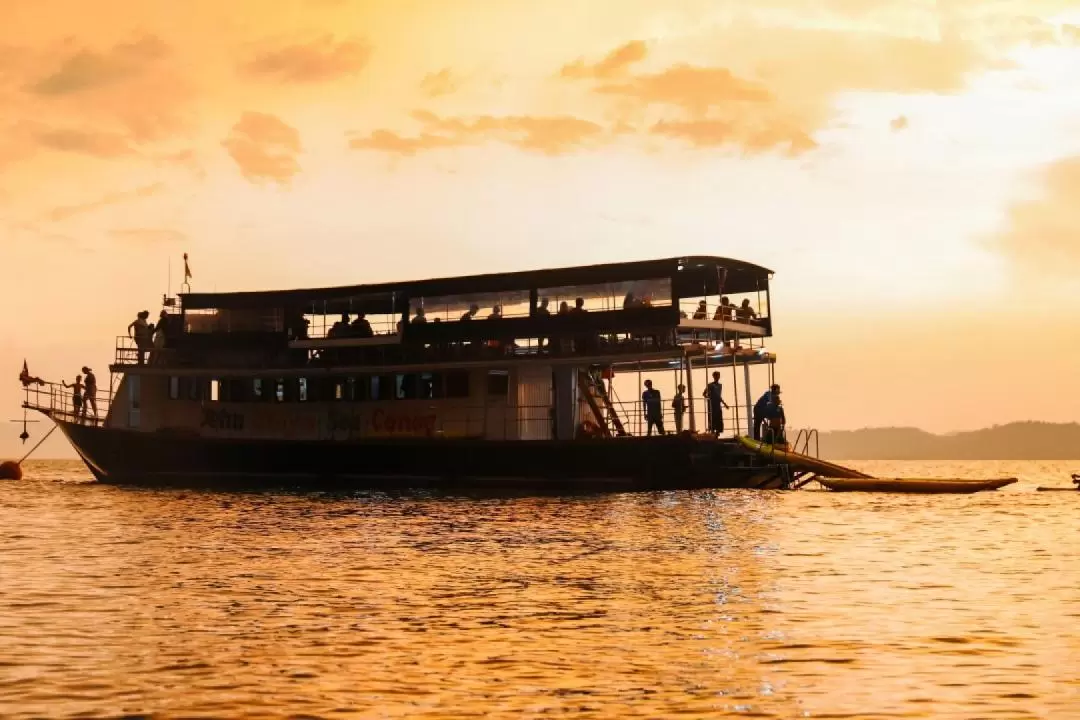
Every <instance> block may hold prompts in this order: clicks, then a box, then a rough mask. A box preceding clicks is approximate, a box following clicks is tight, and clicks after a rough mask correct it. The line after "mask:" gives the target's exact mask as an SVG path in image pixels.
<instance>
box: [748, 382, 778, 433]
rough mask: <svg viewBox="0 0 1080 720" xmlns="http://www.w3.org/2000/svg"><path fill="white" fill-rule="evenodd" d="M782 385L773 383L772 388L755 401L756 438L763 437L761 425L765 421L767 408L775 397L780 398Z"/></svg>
mask: <svg viewBox="0 0 1080 720" xmlns="http://www.w3.org/2000/svg"><path fill="white" fill-rule="evenodd" d="M779 397H780V386H779V385H773V386H772V387H771V388H769V389H768V390H766V391H765V393H764V394H763V395H762V396H761V397H759V398H758V401H757V402H756V403H754V439H755V440H760V439H761V425H762V423H764V422H765V414H766V410H767V408H768V406H769V403H771V402H773V399H774V398H776V399H779Z"/></svg>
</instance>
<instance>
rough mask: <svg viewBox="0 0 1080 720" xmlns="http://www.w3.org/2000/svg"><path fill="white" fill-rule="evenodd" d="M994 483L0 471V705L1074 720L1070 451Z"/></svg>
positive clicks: (55, 711) (68, 710)
mask: <svg viewBox="0 0 1080 720" xmlns="http://www.w3.org/2000/svg"><path fill="white" fill-rule="evenodd" d="M860 466H861V467H862V468H863V469H867V470H869V471H870V472H872V473H876V474H881V475H907V476H961V477H990V476H1002V475H1015V476H1018V477H1020V478H1021V483H1020V484H1019V485H1014V486H1011V487H1009V488H1006V489H1005V490H1002V491H999V492H997V493H982V494H976V495H968V496H898V495H870V494H866V495H864V494H836V493H828V492H821V491H800V492H796V493H775V492H746V491H715V492H673V493H659V494H645V495H615V496H596V497H586V498H562V499H560V498H542V499H535V498H533V499H512V500H469V499H455V498H423V497H417V498H410V499H401V498H387V497H384V496H378V495H368V494H354V495H343V494H336V495H328V494H300V493H287V492H270V493H259V494H256V493H248V494H243V493H212V492H184V491H148V490H131V489H117V488H110V487H102V486H99V485H96V484H94V483H92V482H89V476H88V474H87V473H86V471H85V470H83V469H82V468H81V466H79V465H78V464H75V463H37V464H34V463H29V464H28V467H27V478H26V479H24V480H23V481H22V482H19V483H13V482H5V483H0V716H2V717H3V718H6V719H8V720H15V719H18V718H35V717H51V718H58V717H69V716H75V715H80V716H84V717H115V716H120V715H125V714H127V715H140V714H146V715H150V714H152V715H154V716H155V717H161V718H172V717H290V716H293V717H296V716H304V717H322V718H348V717H365V718H367V717H371V718H380V717H387V718H396V717H431V718H435V717H439V718H450V717H453V718H461V717H493V718H511V717H538V716H565V715H575V716H581V717H611V718H627V717H650V718H661V717H677V716H681V717H689V718H705V717H718V716H724V715H731V716H752V717H777V718H797V717H816V718H840V717H851V718H878V717H933V718H953V717H955V718H1027V717H1032V718H1036V717H1037V718H1076V717H1080V540H1078V535H1077V530H1078V528H1080V493H1073V494H1068V493H1038V492H1035V487H1036V486H1037V485H1040V484H1042V485H1057V486H1067V485H1069V478H1068V475H1069V473H1070V472H1075V471H1080V461H1078V462H1077V463H997V462H994V463H982V464H971V463H860Z"/></svg>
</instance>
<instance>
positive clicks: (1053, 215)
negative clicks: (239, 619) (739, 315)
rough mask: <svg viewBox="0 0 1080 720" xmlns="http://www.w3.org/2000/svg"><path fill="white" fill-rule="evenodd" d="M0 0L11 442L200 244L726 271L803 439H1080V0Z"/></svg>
mask: <svg viewBox="0 0 1080 720" xmlns="http://www.w3.org/2000/svg"><path fill="white" fill-rule="evenodd" d="M0 1H2V5H3V16H4V19H3V22H0V267H2V268H3V272H4V281H3V283H2V284H0V303H2V307H3V310H4V311H3V313H2V314H0V361H2V365H3V366H4V367H7V368H9V371H10V379H11V382H10V383H5V384H3V385H0V407H3V408H7V409H8V410H7V411H6V412H7V415H8V416H9V417H18V416H19V411H18V401H19V396H18V393H17V386H16V385H15V384H14V383H15V376H16V375H17V373H18V370H19V367H20V366H21V362H22V359H23V357H24V356H25V357H26V358H27V359H28V360H29V361H30V365H31V369H32V370H33V371H34V372H35V373H37V374H43V375H48V376H50V377H56V378H59V377H66V378H67V379H69V380H70V379H71V378H72V377H73V375H74V373H75V371H76V370H77V368H78V366H80V365H82V364H83V363H84V362H89V363H90V364H91V365H93V366H95V369H96V370H97V371H98V372H99V374H103V373H104V371H105V370H106V366H107V364H108V362H109V360H110V359H111V355H112V347H113V338H114V336H115V335H118V334H121V333H123V331H124V330H123V329H124V328H125V327H126V325H127V323H128V322H130V321H131V320H132V319H133V317H134V314H135V312H136V311H138V310H141V309H143V308H147V309H150V310H152V311H153V310H155V308H156V306H157V304H158V302H159V301H158V298H160V296H161V294H162V293H163V292H165V291H166V289H167V287H168V283H169V277H168V274H167V273H168V263H169V261H170V259H171V260H172V270H173V278H172V289H173V290H174V291H175V290H176V285H177V282H176V281H177V279H178V277H179V269H180V256H181V254H182V253H183V252H185V251H186V252H189V253H190V254H191V258H192V269H193V271H194V273H195V287H196V289H199V290H215V289H216V290H227V289H259V288H267V287H271V286H309V285H319V284H336V283H352V282H365V281H382V280H390V279H412V278H422V277H431V276H438V275H449V274H458V273H466V272H484V271H501V270H517V269H526V268H533V267H545V266H555V265H568V264H578V263H588V262H602V261H615V260H625V259H639V258H648V257H660V256H670V255H678V254H686V253H708V254H716V255H729V256H733V257H738V258H741V259H746V260H749V261H753V262H759V263H761V264H764V265H767V266H770V267H772V268H773V269H775V270H776V271H777V277H776V279H775V293H774V299H773V305H772V307H773V310H774V316H775V318H776V320H775V329H776V332H777V337H776V338H775V341H774V342H773V343H772V346H771V347H772V349H774V350H776V351H777V352H778V353H780V366H779V377H780V378H781V380H782V381H783V382H784V384H785V393H786V397H787V401H786V402H787V404H788V406H789V415H791V416H792V419H793V422H795V424H797V425H816V426H818V427H820V428H823V429H827V428H853V427H862V426H866V425H892V424H896V425H918V426H921V427H924V428H927V429H931V430H936V431H945V430H952V429H961V428H972V427H980V426H984V425H988V424H992V423H1000V422H1008V421H1012V420H1021V419H1045V420H1058V421H1064V420H1075V419H1077V418H1078V416H1080V411H1078V410H1077V409H1078V408H1080V378H1078V376H1077V373H1076V372H1075V367H1076V361H1077V358H1078V357H1080V323H1078V322H1077V321H1078V319H1080V303H1078V300H1080V281H1078V277H1080V275H1078V271H1080V84H1078V83H1077V82H1076V80H1075V78H1076V77H1080V1H1075V0H1074V1H1072V2H1069V1H1066V0H1016V1H1010V0H996V1H990V0H936V1H935V0H925V1H921V0H818V1H817V2H814V3H807V2H800V1H799V0H753V1H752V2H751V0H743V1H742V2H724V1H722V0H711V1H709V2H706V1H704V0H680V1H679V2H673V3H656V2H652V1H651V0H590V1H589V2H588V3H582V2H578V1H570V0H549V2H545V3H538V2H533V1H532V0H529V1H526V0H500V2H498V3H495V2H490V0H395V1H394V2H376V1H375V0H291V1H290V0H279V1H278V2H274V3H267V2H263V1H261V0H260V1H259V2H255V0H230V1H229V2H220V0H216V1H213V2H211V1H209V0H186V1H185V2H165V1H164V0H143V1H142V2H136V1H135V0H101V1H99V2H95V3H86V2H76V1H69V0H33V1H32V2H31V1H29V0H0ZM4 419H6V418H4ZM38 427H39V428H40V427H44V426H43V425H39V426H38ZM12 428H14V426H12ZM16 433H17V429H15V430H11V431H10V432H7V433H4V435H3V436H2V437H0V455H10V454H15V453H17V452H18V447H17V445H16V443H17V441H15V440H14V436H15V434H16ZM9 436H10V437H9ZM51 447H53V448H54V449H55V451H56V452H59V450H60V449H61V448H62V445H61V444H58V445H56V446H51ZM54 454H55V453H54Z"/></svg>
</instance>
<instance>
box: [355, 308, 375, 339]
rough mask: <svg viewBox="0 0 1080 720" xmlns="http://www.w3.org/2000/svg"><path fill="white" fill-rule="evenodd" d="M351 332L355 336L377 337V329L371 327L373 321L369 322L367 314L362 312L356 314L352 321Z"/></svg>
mask: <svg viewBox="0 0 1080 720" xmlns="http://www.w3.org/2000/svg"><path fill="white" fill-rule="evenodd" d="M350 332H351V334H352V335H353V337H358V338H369V337H375V331H374V330H372V329H371V323H370V322H368V319H367V316H365V315H364V313H360V314H359V315H357V316H356V319H355V320H353V321H352V326H351V328H350Z"/></svg>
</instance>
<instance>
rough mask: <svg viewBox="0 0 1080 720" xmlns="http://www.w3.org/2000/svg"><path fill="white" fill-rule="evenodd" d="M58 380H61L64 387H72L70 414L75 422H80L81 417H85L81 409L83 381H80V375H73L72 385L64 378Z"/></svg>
mask: <svg viewBox="0 0 1080 720" xmlns="http://www.w3.org/2000/svg"><path fill="white" fill-rule="evenodd" d="M60 382H61V384H63V386H64V387H66V388H72V393H71V407H72V413H71V414H72V415H73V416H74V418H75V422H82V419H83V417H85V411H84V410H83V382H82V375H76V376H75V383H74V384H73V385H68V384H67V381H66V380H61V381H60Z"/></svg>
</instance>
